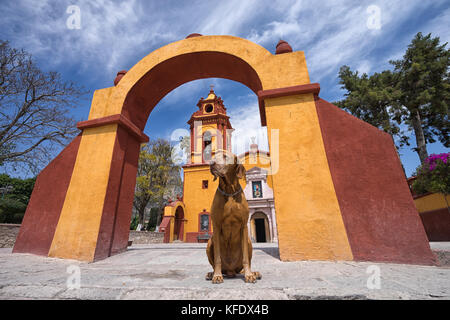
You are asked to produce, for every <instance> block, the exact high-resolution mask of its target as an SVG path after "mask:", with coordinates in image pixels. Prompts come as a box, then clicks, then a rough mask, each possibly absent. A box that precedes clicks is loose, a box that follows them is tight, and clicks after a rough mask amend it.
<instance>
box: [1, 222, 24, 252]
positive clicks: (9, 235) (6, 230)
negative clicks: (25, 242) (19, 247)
mask: <svg viewBox="0 0 450 320" xmlns="http://www.w3.org/2000/svg"><path fill="white" fill-rule="evenodd" d="M19 229H20V224H9V223H0V248H12V247H14V243H15V242H16V237H17V234H18V233H19Z"/></svg>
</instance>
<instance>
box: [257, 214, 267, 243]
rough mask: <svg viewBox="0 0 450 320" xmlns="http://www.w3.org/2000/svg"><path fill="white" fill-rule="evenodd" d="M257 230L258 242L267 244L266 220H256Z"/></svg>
mask: <svg viewBox="0 0 450 320" xmlns="http://www.w3.org/2000/svg"><path fill="white" fill-rule="evenodd" d="M255 229H256V242H266V231H265V230H264V219H255Z"/></svg>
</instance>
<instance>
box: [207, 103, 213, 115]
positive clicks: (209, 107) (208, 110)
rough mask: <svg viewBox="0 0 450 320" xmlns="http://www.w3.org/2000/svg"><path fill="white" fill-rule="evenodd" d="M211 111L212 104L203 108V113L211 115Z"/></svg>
mask: <svg viewBox="0 0 450 320" xmlns="http://www.w3.org/2000/svg"><path fill="white" fill-rule="evenodd" d="M212 111H213V106H212V104H207V105H206V106H205V112H206V113H211V112H212Z"/></svg>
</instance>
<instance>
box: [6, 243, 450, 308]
mask: <svg viewBox="0 0 450 320" xmlns="http://www.w3.org/2000/svg"><path fill="white" fill-rule="evenodd" d="M205 247H206V244H194V243H173V244H149V245H133V246H132V247H130V248H129V250H128V251H127V252H124V253H122V254H119V255H116V256H113V257H110V258H108V259H105V260H102V261H99V262H96V263H82V262H78V261H73V260H61V259H55V258H46V257H40V256H34V255H29V254H12V253H11V249H10V248H8V249H5V248H2V249H0V299H177V300H178V299H233V300H236V299H237V300H245V299H256V300H260V299H450V268H449V267H448V266H447V267H429V266H417V265H403V264H387V263H366V262H324V261H298V262H281V261H280V260H279V259H278V248H277V245H276V244H255V245H254V254H253V260H252V264H253V265H252V269H253V270H254V271H260V272H261V273H262V279H261V280H259V281H258V282H257V283H255V284H249V283H245V282H244V280H243V277H242V275H238V276H237V277H236V278H233V279H227V278H225V279H224V283H223V284H212V283H211V282H210V281H206V280H205V279H204V277H205V274H206V272H208V271H211V267H210V265H209V263H208V261H207V258H206V253H205ZM432 247H433V246H432ZM438 247H439V248H438V249H439V250H440V251H447V252H450V243H441V244H439V245H438ZM373 266H375V267H373ZM78 268H79V269H78ZM77 270H78V271H79V279H80V280H81V281H80V288H79V289H77V288H74V289H71V288H69V287H68V285H67V283H69V285H73V284H74V283H76V282H73V281H72V280H73V279H75V280H76V278H77ZM377 271H379V275H380V281H379V287H380V288H379V289H377V288H376V285H377V282H376V280H375V281H374V276H376V273H377ZM368 282H369V286H370V287H371V289H369V288H368V285H367V284H368Z"/></svg>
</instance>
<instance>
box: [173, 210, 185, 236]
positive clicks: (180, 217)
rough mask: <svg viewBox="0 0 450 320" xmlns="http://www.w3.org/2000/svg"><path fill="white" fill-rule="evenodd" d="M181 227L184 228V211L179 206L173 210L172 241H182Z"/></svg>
mask: <svg viewBox="0 0 450 320" xmlns="http://www.w3.org/2000/svg"><path fill="white" fill-rule="evenodd" d="M183 226H184V210H183V207H181V206H179V207H177V209H176V210H175V221H174V228H173V239H174V240H179V241H183V233H184V232H183V231H184V230H183Z"/></svg>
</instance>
